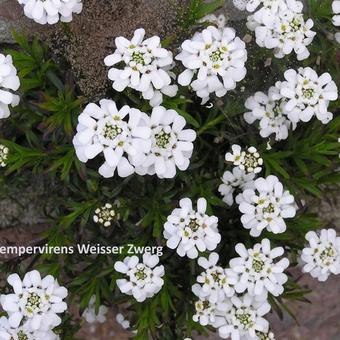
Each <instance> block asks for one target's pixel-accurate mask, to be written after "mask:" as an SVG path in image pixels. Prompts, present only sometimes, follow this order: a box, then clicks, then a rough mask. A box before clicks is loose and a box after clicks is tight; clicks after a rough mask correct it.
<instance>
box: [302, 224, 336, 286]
mask: <svg viewBox="0 0 340 340" xmlns="http://www.w3.org/2000/svg"><path fill="white" fill-rule="evenodd" d="M306 240H307V241H308V245H307V246H306V248H304V249H303V250H302V254H301V260H302V262H303V264H304V266H303V271H304V272H306V273H310V274H311V275H312V276H313V277H314V278H317V279H318V280H319V281H326V280H327V279H328V276H329V275H330V274H340V237H337V235H336V232H335V230H334V229H322V230H321V231H320V233H318V234H317V233H316V232H314V231H309V232H308V233H307V234H306Z"/></svg>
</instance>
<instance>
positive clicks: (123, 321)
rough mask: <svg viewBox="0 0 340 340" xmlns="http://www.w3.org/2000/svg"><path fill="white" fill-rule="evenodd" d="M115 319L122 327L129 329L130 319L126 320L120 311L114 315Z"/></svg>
mask: <svg viewBox="0 0 340 340" xmlns="http://www.w3.org/2000/svg"><path fill="white" fill-rule="evenodd" d="M116 321H117V322H118V323H119V324H120V325H121V326H122V327H123V328H124V329H129V328H130V321H129V320H126V319H125V318H124V315H123V314H121V313H118V314H117V315H116Z"/></svg>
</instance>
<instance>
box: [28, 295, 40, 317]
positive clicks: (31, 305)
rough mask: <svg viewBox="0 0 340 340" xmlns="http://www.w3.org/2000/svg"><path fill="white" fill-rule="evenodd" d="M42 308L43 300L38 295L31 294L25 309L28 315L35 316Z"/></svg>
mask: <svg viewBox="0 0 340 340" xmlns="http://www.w3.org/2000/svg"><path fill="white" fill-rule="evenodd" d="M40 308H41V298H40V296H39V295H38V294H37V293H29V295H28V297H27V301H26V306H25V309H26V311H27V313H29V314H33V313H34V312H35V311H38V310H40Z"/></svg>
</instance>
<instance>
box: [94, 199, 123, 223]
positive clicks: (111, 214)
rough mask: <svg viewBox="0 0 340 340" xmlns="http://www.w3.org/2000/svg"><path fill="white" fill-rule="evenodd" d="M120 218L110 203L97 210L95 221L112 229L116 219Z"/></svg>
mask: <svg viewBox="0 0 340 340" xmlns="http://www.w3.org/2000/svg"><path fill="white" fill-rule="evenodd" d="M117 218H119V215H117V213H116V210H115V209H114V207H113V206H112V204H110V203H106V204H105V205H103V206H102V207H100V208H97V209H96V210H95V212H94V215H93V221H94V222H95V223H99V224H101V225H103V226H104V227H110V226H111V225H112V223H113V221H114V220H115V219H117Z"/></svg>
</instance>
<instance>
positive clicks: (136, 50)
mask: <svg viewBox="0 0 340 340" xmlns="http://www.w3.org/2000/svg"><path fill="white" fill-rule="evenodd" d="M144 35H145V31H144V29H143V28H140V29H137V30H136V31H135V32H134V35H133V38H132V39H131V40H128V39H126V38H124V37H118V38H116V39H115V43H116V47H117V49H116V50H115V52H114V53H113V54H110V55H108V56H107V57H106V58H105V60H104V63H105V65H106V66H114V65H117V68H116V67H112V68H111V69H110V70H109V79H110V80H112V81H113V84H112V87H113V88H114V89H115V90H116V91H119V92H121V91H124V89H125V88H126V87H130V88H132V89H134V90H136V91H139V92H141V93H142V96H143V98H144V99H147V100H150V105H151V106H158V105H160V104H161V103H162V102H163V95H162V94H165V95H167V96H170V97H173V96H175V95H176V93H177V86H176V85H170V84H171V73H170V72H169V70H170V69H171V66H172V64H173V57H172V53H171V52H170V51H168V50H166V49H165V48H162V47H161V42H160V38H159V37H157V36H153V37H151V38H148V39H146V40H143V39H144Z"/></svg>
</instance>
